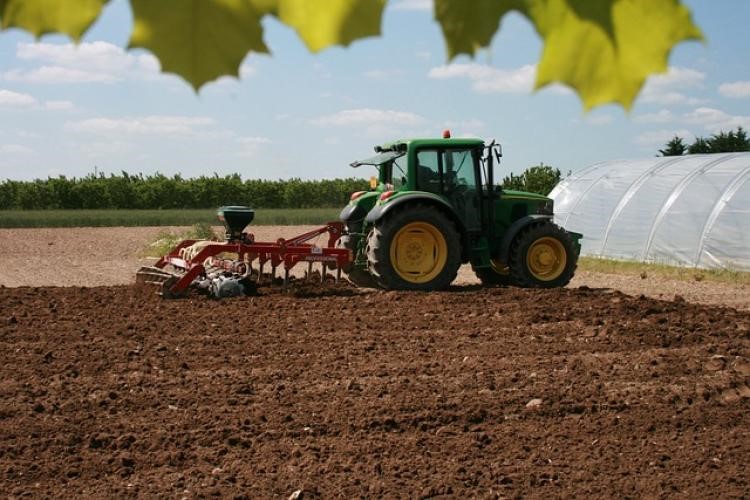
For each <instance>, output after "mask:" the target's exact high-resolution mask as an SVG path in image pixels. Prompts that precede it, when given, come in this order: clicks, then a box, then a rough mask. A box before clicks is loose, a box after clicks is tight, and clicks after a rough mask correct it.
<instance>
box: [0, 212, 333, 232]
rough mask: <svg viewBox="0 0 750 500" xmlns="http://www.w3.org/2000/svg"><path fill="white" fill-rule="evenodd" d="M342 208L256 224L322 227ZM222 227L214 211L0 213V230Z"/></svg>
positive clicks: (259, 218)
mask: <svg viewBox="0 0 750 500" xmlns="http://www.w3.org/2000/svg"><path fill="white" fill-rule="evenodd" d="M340 212H341V209H340V208H275V209H259V210H256V212H255V219H254V220H253V225H256V226H285V225H306V224H322V223H325V222H328V221H331V220H338V216H339V213H340ZM194 224H214V225H219V223H218V221H217V219H216V210H215V209H189V210H171V209H170V210H0V228H25V227H26V228H34V227H136V226H193V225H194Z"/></svg>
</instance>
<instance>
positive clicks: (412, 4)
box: [390, 0, 433, 11]
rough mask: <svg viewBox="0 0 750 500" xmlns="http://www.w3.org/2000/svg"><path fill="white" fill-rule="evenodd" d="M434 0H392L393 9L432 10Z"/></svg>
mask: <svg viewBox="0 0 750 500" xmlns="http://www.w3.org/2000/svg"><path fill="white" fill-rule="evenodd" d="M432 1H433V0H399V1H398V2H392V5H391V7H390V8H391V9H393V10H412V11H414V10H416V11H424V10H432Z"/></svg>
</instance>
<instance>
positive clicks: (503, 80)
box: [428, 63, 536, 93]
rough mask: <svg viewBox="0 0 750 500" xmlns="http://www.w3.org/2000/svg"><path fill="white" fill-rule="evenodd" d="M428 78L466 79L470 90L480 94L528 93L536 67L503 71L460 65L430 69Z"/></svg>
mask: <svg viewBox="0 0 750 500" xmlns="http://www.w3.org/2000/svg"><path fill="white" fill-rule="evenodd" d="M428 76H429V77H430V78H436V79H448V78H466V79H468V80H470V81H471V82H472V85H471V86H472V88H473V89H474V90H476V91H477V92H480V93H494V92H508V93H518V92H530V91H531V90H532V89H533V88H534V79H535V78H536V66H535V65H533V64H527V65H525V66H521V67H520V68H518V69H512V70H504V69H499V68H495V67H492V66H488V65H486V64H478V63H468V64H466V63H460V64H448V65H443V66H437V67H435V68H432V69H430V72H429V73H428Z"/></svg>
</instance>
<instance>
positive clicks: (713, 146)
mask: <svg viewBox="0 0 750 500" xmlns="http://www.w3.org/2000/svg"><path fill="white" fill-rule="evenodd" d="M741 151H750V138H748V135H747V132H746V131H745V129H743V128H742V127H737V130H736V131H735V130H731V131H729V132H724V131H723V130H722V131H720V132H719V133H717V134H714V135H712V136H711V137H708V138H706V137H696V138H695V140H694V141H693V143H692V144H690V145H689V146H687V147H685V144H684V142H683V141H682V139H681V138H680V137H677V136H675V137H674V138H673V139H672V140H670V141H669V142H668V143H667V145H666V146H665V148H664V149H660V150H659V153H661V155H662V156H680V155H682V154H684V153H685V152H687V153H688V154H691V155H693V154H705V153H735V152H741Z"/></svg>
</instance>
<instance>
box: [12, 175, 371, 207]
mask: <svg viewBox="0 0 750 500" xmlns="http://www.w3.org/2000/svg"><path fill="white" fill-rule="evenodd" d="M368 188H369V183H368V181H367V180H364V179H354V178H349V179H330V180H301V179H297V178H293V179H288V180H261V179H246V180H243V179H242V177H241V176H240V175H239V174H232V175H225V176H219V175H216V174H215V175H213V176H211V177H208V176H201V177H197V178H189V179H186V178H183V177H182V176H180V175H175V176H172V177H168V176H165V175H162V174H155V175H147V176H144V175H143V174H138V175H131V174H128V173H126V172H122V173H121V174H120V175H115V174H111V175H108V176H105V175H104V174H99V175H95V174H89V175H87V176H86V177H81V178H67V177H64V176H60V177H55V178H52V177H50V178H47V179H36V180H33V181H13V180H5V181H2V182H0V209H3V210H9V209H11V210H13V209H23V210H31V209H118V208H123V209H166V208H214V207H218V206H221V205H247V206H251V207H253V208H326V207H339V206H343V205H345V204H346V202H348V201H349V195H350V194H351V193H352V192H354V191H364V190H367V189H368Z"/></svg>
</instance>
